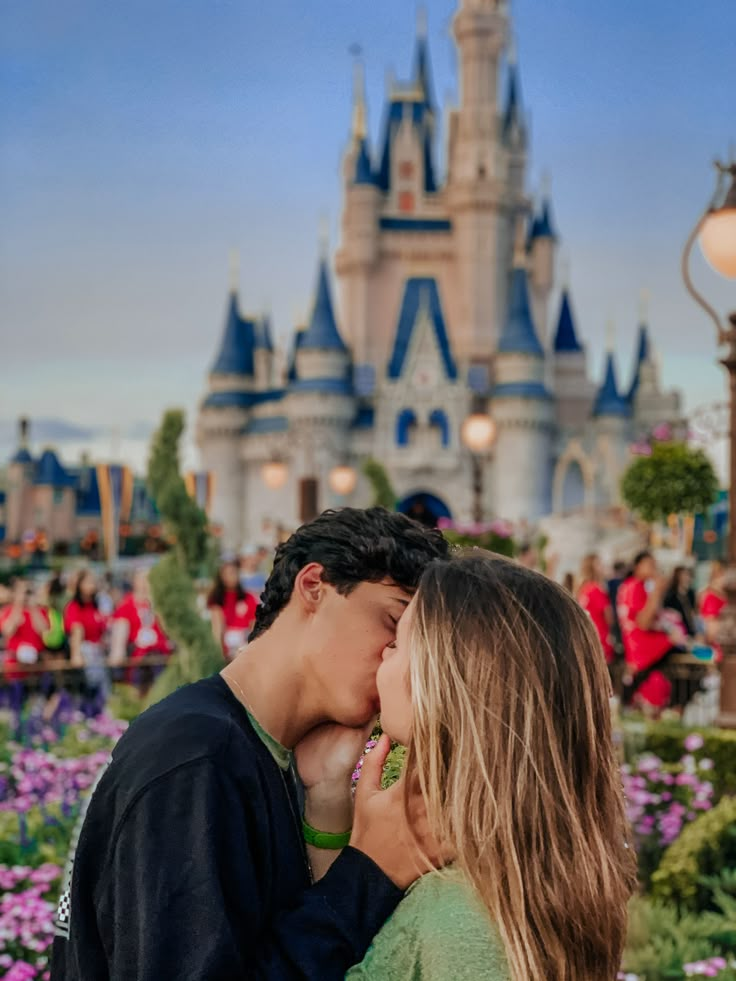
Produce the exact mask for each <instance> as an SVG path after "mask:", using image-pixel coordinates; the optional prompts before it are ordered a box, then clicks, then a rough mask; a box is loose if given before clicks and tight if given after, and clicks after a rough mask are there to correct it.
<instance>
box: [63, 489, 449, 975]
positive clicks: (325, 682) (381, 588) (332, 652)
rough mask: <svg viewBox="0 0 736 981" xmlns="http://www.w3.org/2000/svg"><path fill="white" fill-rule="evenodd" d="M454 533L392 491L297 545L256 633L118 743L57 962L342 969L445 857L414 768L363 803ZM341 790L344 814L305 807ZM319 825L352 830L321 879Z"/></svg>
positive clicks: (320, 524) (269, 588) (323, 519)
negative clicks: (412, 815) (411, 785)
mask: <svg viewBox="0 0 736 981" xmlns="http://www.w3.org/2000/svg"><path fill="white" fill-rule="evenodd" d="M448 551H449V549H448V545H447V543H446V542H445V540H444V538H443V537H442V536H441V535H440V534H439V533H438V532H432V531H429V530H427V529H424V528H422V527H421V526H418V525H416V524H415V523H413V522H411V521H410V520H409V519H408V518H406V516H405V515H401V514H394V513H390V512H387V511H384V510H383V509H380V508H370V509H368V510H365V511H363V510H359V509H355V508H344V509H342V510H340V511H337V512H334V511H327V512H325V513H324V514H322V515H321V516H320V517H319V518H317V519H316V520H315V521H313V522H311V523H310V524H307V525H304V526H302V527H301V528H300V529H298V530H297V531H296V532H295V533H294V534H293V535H292V536H291V538H290V539H289V540H288V541H287V542H285V543H284V544H283V545H281V546H280V548H279V549H278V551H277V553H276V557H275V561H274V567H273V571H272V573H271V576H270V578H269V580H268V583H267V584H266V589H265V591H264V595H263V602H262V603H261V605H260V606H259V607H258V610H257V612H256V623H255V626H254V629H253V632H252V634H251V641H250V643H249V644H248V646H247V647H245V648H244V649H243V650H242V652H241V653H240V654H239V655H238V656H237V657H236V658H235V660H234V661H232V662H231V663H230V664H228V665H227V666H226V667H225V668H224V669H223V671H222V672H221V673H220V674H218V675H214V676H213V677H211V678H207V679H205V680H203V681H200V682H197V683H196V684H192V685H186V686H184V687H183V688H180V689H179V690H178V691H176V692H175V693H174V694H173V695H170V696H169V697H168V698H165V699H164V700H163V701H161V702H159V703H157V704H156V705H155V706H154V707H153V708H151V709H149V710H148V711H147V712H145V713H144V714H143V715H141V716H140V717H139V718H138V719H137V720H136V721H135V723H134V724H133V725H132V726H131V727H130V728H129V729H128V731H127V732H126V733H125V735H124V736H123V737H122V739H121V740H120V742H119V743H118V744H117V746H116V747H115V750H114V752H113V757H112V762H111V763H110V766H109V767H108V769H107V770H106V771H105V772H104V773H103V774H102V776H101V779H100V780H99V782H98V784H97V787H96V789H95V791H94V793H93V794H92V796H91V798H90V802H89V805H88V809H87V812H86V817H84V819H83V824H82V826H81V829H80V830H79V832H78V834H77V835H76V836H75V841H76V842H77V845H76V848H75V851H74V854H73V856H72V859H71V861H70V863H69V866H68V869H69V871H68V873H67V877H66V881H65V882H64V884H63V887H62V888H63V891H62V896H61V900H60V903H59V909H58V913H57V917H56V938H55V941H54V950H53V963H52V971H51V976H52V978H53V979H54V981H71V979H74V981H100V979H102V978H114V979H115V981H161V979H182V981H183V979H185V978H191V979H192V981H194V979H197V981H243V979H245V978H253V979H254V981H255V979H256V978H258V979H259V981H305V979H307V978H311V979H315V981H316V979H319V981H342V979H343V977H344V974H345V971H346V970H347V968H348V967H350V966H351V965H352V964H355V963H356V962H358V961H359V960H360V959H361V958H362V956H363V954H364V953H365V951H366V949H367V947H368V945H369V943H370V941H371V939H372V938H373V937H374V936H375V934H376V933H377V931H378V929H379V927H380V926H381V925H382V923H383V922H384V921H385V920H386V918H387V917H388V916H389V915H390V914H391V913H392V912H393V910H394V909H395V907H396V906H397V904H398V902H399V900H400V899H401V897H402V896H403V893H404V891H405V889H406V888H407V887H408V886H409V884H410V883H411V882H413V881H414V880H415V879H416V878H417V876H418V875H419V874H420V872H421V870H422V867H423V864H422V863H423V858H422V856H426V857H427V858H428V859H429V860H430V861H433V860H435V859H436V860H439V857H440V856H439V850H438V848H437V846H436V845H435V844H434V843H433V841H432V839H431V836H430V835H428V834H427V833H426V832H425V829H424V826H423V824H422V823H421V822H420V823H419V824H418V825H417V826H416V827H414V826H412V827H411V828H410V826H409V822H408V820H407V817H406V813H405V810H404V805H405V793H404V788H403V787H401V786H397V787H393V788H391V789H390V790H387V791H385V792H381V791H380V790H378V789H377V790H376V791H375V792H374V793H367V792H366V791H368V789H369V788H368V784H366V786H365V788H364V792H363V794H362V795H361V797H360V799H359V800H358V801H357V803H356V805H355V815H354V819H353V802H352V796H351V791H350V773H351V772H352V767H353V766H354V763H355V760H356V759H357V758H358V756H359V755H360V752H361V751H362V749H363V746H364V745H365V740H366V738H367V735H368V734H369V732H370V730H371V727H372V725H373V723H374V720H375V716H376V714H377V712H378V708H379V703H378V691H377V688H376V672H377V670H378V668H379V666H380V664H381V657H382V653H383V651H384V649H385V647H386V645H387V644H390V643H392V642H393V641H394V639H395V637H396V625H397V623H398V621H399V619H400V618H401V615H402V614H403V612H404V610H405V609H406V607H407V605H408V603H409V601H410V599H411V596H412V594H413V592H414V590H415V588H416V585H417V582H418V580H419V577H420V576H421V573H422V570H423V569H424V568H425V566H427V565H428V564H429V563H430V562H432V561H434V560H435V559H437V558H443V557H446V556H447V554H448ZM295 749H296V750H297V752H298V754H299V776H300V777H301V782H302V783H303V785H304V786H306V787H308V788H309V798H308V800H307V804H306V806H305V808H304V809H303V807H302V800H301V790H300V783H299V781H298V777H297V774H296V770H295V766H294V757H293V752H294V750H295ZM378 770H379V771H380V766H379V767H378ZM377 776H380V773H379V774H377ZM411 800H412V808H413V811H414V812H419V811H420V810H421V802H420V800H419V798H418V796H417V795H416V794H415V793H413V792H412V794H411ZM325 802H329V803H330V805H331V804H332V802H335V803H336V810H335V811H332V809H331V816H332V817H333V818H334V820H335V822H336V823H335V824H330V825H327V826H323V827H321V828H315V826H314V825H313V824H307V823H305V822H309V821H310V817H311V810H310V808H312V807H318V806H321V805H322V804H324V803H325ZM351 825H352V826H353V827H352V829H351V830H348V829H350V827H351ZM305 839H308V840H309V841H310V842H312V843H314V842H315V841H316V842H318V843H321V845H322V848H321V850H323V851H327V850H329V851H332V850H333V849H334V850H337V849H335V842H336V841H337V842H339V848H340V849H341V851H340V854H339V856H338V857H337V859H336V861H335V862H334V863H331V864H330V867H329V869H320V870H315V873H314V876H315V877H319V876H321V878H319V881H318V882H316V883H314V884H313V875H312V869H311V868H310V864H309V860H308V855H307V851H306V841H305ZM348 841H349V845H348ZM344 845H345V846H347V847H343V846H344ZM425 867H426V866H425Z"/></svg>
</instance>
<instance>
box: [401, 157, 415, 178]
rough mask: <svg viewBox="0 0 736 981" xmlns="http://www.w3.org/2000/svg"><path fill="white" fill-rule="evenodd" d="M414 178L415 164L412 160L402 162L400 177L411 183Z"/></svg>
mask: <svg viewBox="0 0 736 981" xmlns="http://www.w3.org/2000/svg"><path fill="white" fill-rule="evenodd" d="M413 176H414V164H413V163H412V162H411V160H402V161H401V163H400V164H399V177H401V178H402V180H407V181H410V180H411V179H412V177H413Z"/></svg>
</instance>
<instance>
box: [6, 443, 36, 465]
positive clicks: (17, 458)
mask: <svg viewBox="0 0 736 981" xmlns="http://www.w3.org/2000/svg"><path fill="white" fill-rule="evenodd" d="M10 462H11V463H33V457H32V456H31V454H30V453H29V452H28V449H27V448H26V447H25V446H21V447H20V448H19V449H18V450H17V451H16V453H15V454H14V456H13V457H12V458H11V460H10Z"/></svg>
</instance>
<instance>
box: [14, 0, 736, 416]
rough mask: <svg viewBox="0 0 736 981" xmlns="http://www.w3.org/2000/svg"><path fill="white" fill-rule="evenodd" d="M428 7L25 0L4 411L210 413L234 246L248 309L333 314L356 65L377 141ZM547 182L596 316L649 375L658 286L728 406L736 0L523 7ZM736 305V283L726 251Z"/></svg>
mask: <svg viewBox="0 0 736 981" xmlns="http://www.w3.org/2000/svg"><path fill="white" fill-rule="evenodd" d="M453 8H454V4H453V2H452V0H431V2H430V3H429V4H428V19H429V36H430V42H431V49H432V60H433V71H434V80H435V88H436V92H437V95H438V97H439V99H440V101H441V102H442V103H444V102H445V100H446V97H454V95H455V93H456V66H455V55H454V49H453V46H452V43H451V41H450V38H449V24H450V20H451V16H452V13H453ZM415 9H416V8H415V6H414V4H413V3H409V2H402V3H398V2H396V0H373V2H372V3H371V4H370V5H368V4H357V3H348V2H346V0H329V2H328V0H312V2H310V3H304V2H303V0H269V2H268V3H256V2H253V0H186V2H181V0H145V2H143V0H126V3H124V4H121V3H119V2H118V0H115V2H111V0H94V2H93V0H5V2H4V3H3V5H2V13H1V14H0V18H1V21H2V24H1V29H0V204H1V206H2V215H3V217H2V221H1V222H0V324H1V325H2V338H3V344H2V350H3V367H4V370H3V372H2V388H1V389H0V419H11V418H14V417H15V416H17V415H18V414H20V413H27V414H29V415H31V416H32V417H33V416H37V417H41V416H43V417H53V416H59V417H62V418H65V419H68V420H71V421H74V422H78V423H89V422H94V424H95V425H96V426H101V427H103V428H104V427H113V426H117V427H118V428H121V429H123V430H125V429H126V428H127V427H128V426H129V425H131V424H133V423H135V422H137V421H140V420H143V421H145V420H149V421H151V422H155V421H156V420H157V419H158V416H159V414H160V412H161V411H162V410H163V408H164V407H165V406H166V405H169V404H178V405H183V406H184V407H186V408H187V409H189V410H190V412H191V411H193V409H194V406H195V405H196V402H197V399H198V398H199V396H200V394H201V391H202V388H203V384H204V377H205V373H206V369H207V367H208V364H209V362H210V361H211V359H212V357H213V354H214V351H215V347H216V345H217V342H218V340H219V333H220V330H221V324H222V318H223V312H224V304H225V294H226V290H227V285H228V253H229V250H230V249H231V248H233V247H237V248H238V249H239V250H240V255H241V263H242V280H241V282H242V296H243V303H244V306H245V307H247V308H253V309H257V310H260V309H264V308H266V307H268V308H270V309H271V310H272V312H273V316H274V320H275V323H276V326H277V329H278V331H279V332H281V333H285V332H286V331H287V330H288V329H289V328H290V326H291V325H292V324H293V323H294V321H295V319H296V318H297V316H298V315H301V314H303V312H304V311H305V310H306V309H307V308H308V306H309V300H310V294H311V290H312V285H313V279H314V272H315V262H316V254H317V248H318V246H317V243H318V236H319V223H320V216H321V215H322V214H324V213H327V214H328V215H329V217H330V219H331V224H332V227H333V244H334V242H335V238H336V227H337V221H338V218H339V210H340V204H341V185H340V176H339V165H340V156H341V153H342V151H343V149H344V146H345V140H346V136H347V129H348V125H349V116H350V85H351V61H350V55H349V54H348V49H349V47H350V45H351V44H353V43H355V42H358V43H360V44H361V45H362V47H363V49H364V52H365V60H366V66H367V78H368V94H369V121H370V127H371V132H372V134H373V136H374V139H375V136H376V134H377V131H378V128H379V123H380V116H381V108H382V103H383V95H384V81H385V74H386V70H387V69H389V68H393V69H395V70H396V72H397V73H398V75H399V76H401V75H406V74H407V73H408V70H409V65H410V61H411V54H412V46H413V34H414V20H415ZM512 11H513V19H514V29H515V36H516V41H517V47H518V53H519V62H520V70H521V77H522V94H523V99H524V104H525V106H526V108H527V109H528V110H529V112H530V116H531V135H532V151H531V177H532V181H533V183H535V184H536V183H538V181H539V177H540V175H541V174H542V173H543V172H548V173H549V174H550V175H551V180H552V197H553V206H554V213H555V217H556V221H557V225H558V229H559V232H560V235H561V246H562V255H563V256H565V257H566V258H567V259H568V260H569V263H570V269H571V282H572V289H573V300H574V307H575V310H576V313H577V319H578V326H579V328H580V331H581V333H582V335H583V337H584V339H585V340H586V341H587V343H588V345H589V350H590V358H591V365H592V368H593V369H594V370H595V371H596V372H598V371H600V368H601V362H602V358H603V347H604V337H605V332H606V323H607V321H609V320H613V321H614V323H615V327H616V342H617V349H618V350H619V352H620V364H621V369H622V371H623V372H624V373H625V374H628V372H629V366H630V362H631V357H632V346H633V335H634V331H635V327H636V323H637V318H638V309H639V291H640V289H641V288H646V289H648V290H649V292H650V295H651V300H650V305H649V310H650V313H649V319H650V322H651V326H652V329H653V333H654V337H655V341H656V343H657V345H658V347H659V348H660V349H661V350H662V351H663V360H664V376H665V381H666V382H667V383H668V384H669V385H678V386H681V387H682V388H683V389H684V390H685V391H686V395H687V400H688V403H689V404H690V406H695V405H698V404H701V403H704V402H709V401H712V400H714V399H717V398H722V397H723V392H724V386H723V383H722V377H721V372H720V369H718V368H717V367H716V366H715V347H714V339H713V333H712V328H711V326H710V325H709V323H708V321H707V320H705V318H704V317H703V316H702V315H701V314H700V312H699V310H698V309H697V308H696V307H695V306H694V305H693V304H692V303H691V301H690V300H689V298H688V297H687V295H686V293H685V291H684V288H683V287H682V285H681V282H680V278H679V253H680V250H681V247H682V243H683V241H684V239H685V237H686V235H687V233H688V231H689V229H690V227H691V225H692V224H693V223H694V221H695V219H696V218H697V216H698V214H699V212H700V210H701V209H702V208H703V207H704V205H705V204H706V202H707V200H708V199H709V196H710V194H711V191H712V187H713V175H712V171H711V161H712V159H713V158H714V157H715V156H717V155H719V156H721V157H723V156H725V155H726V153H727V151H728V147H729V144H734V143H736V112H734V108H733V93H734V91H736V58H734V55H733V38H734V37H736V4H734V3H733V0H702V2H700V3H697V4H693V3H690V2H685V0H646V2H644V3H642V2H641V0H619V2H616V3H613V2H610V0H603V2H599V3H590V2H589V0H568V2H566V3H565V4H551V3H542V2H541V0H514V3H513V4H512ZM696 268H697V278H698V280H699V282H700V283H701V284H702V285H703V287H704V288H705V289H706V290H707V291H708V293H709V296H710V297H711V298H712V299H714V300H715V302H716V304H717V305H718V307H719V308H720V309H722V310H726V309H734V308H736V284H735V283H734V282H723V281H719V280H718V278H717V277H716V276H715V275H714V274H713V273H711V272H710V271H709V270H708V269H707V267H705V265H704V264H703V263H698V264H697V267H696Z"/></svg>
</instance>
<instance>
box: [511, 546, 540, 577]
mask: <svg viewBox="0 0 736 981" xmlns="http://www.w3.org/2000/svg"><path fill="white" fill-rule="evenodd" d="M516 561H517V562H518V563H519V565H521V566H523V567H524V568H525V569H533V570H536V569H537V568H538V566H539V552H537V550H536V548H535V547H534V546H533V545H532V544H531V543H530V542H524V543H523V544H522V545H520V546H519V554H518V555H517V556H516Z"/></svg>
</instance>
